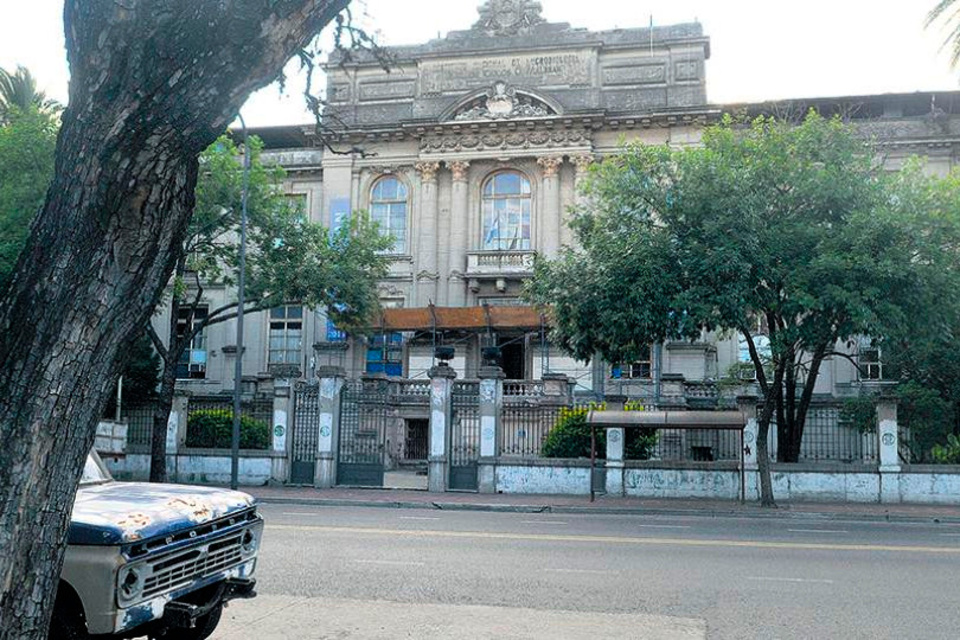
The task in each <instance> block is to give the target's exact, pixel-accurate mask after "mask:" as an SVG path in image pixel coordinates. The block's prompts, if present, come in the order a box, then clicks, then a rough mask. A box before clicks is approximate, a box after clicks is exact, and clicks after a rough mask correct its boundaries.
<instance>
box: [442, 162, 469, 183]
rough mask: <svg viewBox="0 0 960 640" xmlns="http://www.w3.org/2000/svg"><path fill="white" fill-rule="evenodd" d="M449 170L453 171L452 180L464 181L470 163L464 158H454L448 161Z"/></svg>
mask: <svg viewBox="0 0 960 640" xmlns="http://www.w3.org/2000/svg"><path fill="white" fill-rule="evenodd" d="M447 167H449V169H450V172H451V173H453V180H454V182H466V180H467V172H468V171H469V170H470V163H469V162H467V161H465V160H454V161H453V162H448V163H447Z"/></svg>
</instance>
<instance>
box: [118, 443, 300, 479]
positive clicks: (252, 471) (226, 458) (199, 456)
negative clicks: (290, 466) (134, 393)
mask: <svg viewBox="0 0 960 640" xmlns="http://www.w3.org/2000/svg"><path fill="white" fill-rule="evenodd" d="M284 455H285V454H283V453H282V452H280V453H277V452H272V451H241V452H240V468H239V478H238V480H239V483H240V484H241V485H244V486H261V485H265V484H267V483H268V482H269V481H270V478H271V475H272V473H273V471H274V466H275V465H274V459H275V458H277V457H280V458H283V457H284ZM104 462H106V464H107V467H108V468H109V469H110V473H112V474H113V476H114V477H115V478H116V479H117V480H127V481H146V480H148V479H149V477H150V456H149V455H148V454H143V453H132V454H128V455H126V456H125V457H122V458H106V459H105V460H104ZM230 462H231V460H230V453H229V452H225V451H220V450H217V449H195V450H190V449H188V450H185V451H181V452H179V453H177V454H176V455H170V456H167V477H168V479H169V481H170V482H181V483H185V484H218V485H223V484H230Z"/></svg>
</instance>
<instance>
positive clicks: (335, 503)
mask: <svg viewBox="0 0 960 640" xmlns="http://www.w3.org/2000/svg"><path fill="white" fill-rule="evenodd" d="M257 502H259V503H261V504H278V505H279V504H288V505H301V506H314V507H366V508H374V509H428V510H439V511H479V512H491V513H565V514H580V515H590V514H596V515H632V516H639V515H647V516H685V517H702V518H744V519H750V518H754V519H778V518H779V519H797V520H854V521H861V522H902V523H933V524H960V515H958V516H932V515H931V516H913V515H906V514H897V513H883V514H878V513H834V512H823V511H791V510H790V509H789V507H787V508H781V509H777V510H776V511H760V510H759V509H758V510H756V511H742V510H738V509H664V508H644V507H582V506H576V505H549V504H486V503H470V502H439V501H438V502H416V501H403V500H351V499H346V498H292V497H291V498H278V497H265V498H257Z"/></svg>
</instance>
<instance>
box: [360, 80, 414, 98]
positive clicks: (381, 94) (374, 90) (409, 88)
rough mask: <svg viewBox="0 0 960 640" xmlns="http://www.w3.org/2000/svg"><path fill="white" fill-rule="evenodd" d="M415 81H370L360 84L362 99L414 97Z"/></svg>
mask: <svg viewBox="0 0 960 640" xmlns="http://www.w3.org/2000/svg"><path fill="white" fill-rule="evenodd" d="M415 86H416V85H415V83H414V82H413V81H412V80H408V81H404V82H369V83H364V84H362V85H360V100H390V99H393V98H412V97H413V93H414V89H415Z"/></svg>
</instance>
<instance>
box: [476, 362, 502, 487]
mask: <svg viewBox="0 0 960 640" xmlns="http://www.w3.org/2000/svg"><path fill="white" fill-rule="evenodd" d="M479 377H480V463H479V490H480V493H496V492H497V478H496V473H497V453H498V452H497V443H498V442H500V428H501V427H500V416H501V414H502V409H503V379H504V378H505V377H506V374H505V373H504V372H503V369H501V368H500V367H481V368H480V376H479Z"/></svg>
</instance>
